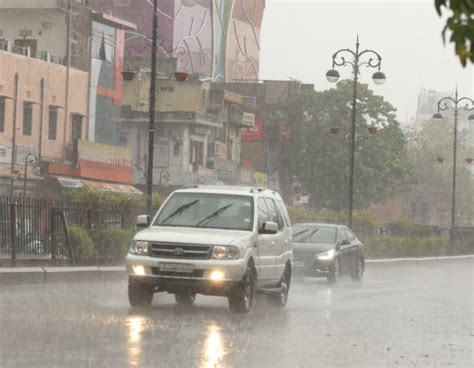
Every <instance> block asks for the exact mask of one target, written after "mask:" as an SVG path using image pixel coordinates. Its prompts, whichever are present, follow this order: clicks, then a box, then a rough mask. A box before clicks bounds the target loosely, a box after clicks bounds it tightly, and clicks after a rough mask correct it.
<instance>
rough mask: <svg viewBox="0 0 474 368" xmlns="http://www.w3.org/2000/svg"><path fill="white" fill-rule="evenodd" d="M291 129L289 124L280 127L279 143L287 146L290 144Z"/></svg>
mask: <svg viewBox="0 0 474 368" xmlns="http://www.w3.org/2000/svg"><path fill="white" fill-rule="evenodd" d="M290 134H291V127H290V124H281V125H280V143H281V144H288V143H289V142H290Z"/></svg>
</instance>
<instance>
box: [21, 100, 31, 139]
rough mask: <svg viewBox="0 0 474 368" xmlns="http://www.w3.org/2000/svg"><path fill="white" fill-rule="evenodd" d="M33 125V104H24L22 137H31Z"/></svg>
mask: <svg viewBox="0 0 474 368" xmlns="http://www.w3.org/2000/svg"><path fill="white" fill-rule="evenodd" d="M32 123H33V104H32V103H31V102H25V103H24V105H23V135H28V136H31V128H32Z"/></svg>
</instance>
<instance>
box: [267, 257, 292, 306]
mask: <svg viewBox="0 0 474 368" xmlns="http://www.w3.org/2000/svg"><path fill="white" fill-rule="evenodd" d="M290 283H291V269H290V268H289V267H288V265H287V266H286V267H285V271H284V272H283V275H282V276H281V280H280V285H279V287H280V292H278V293H275V294H269V295H268V299H269V300H270V301H271V302H272V303H273V304H274V305H276V306H277V307H279V308H284V307H285V306H286V303H287V302H288V293H289V291H290Z"/></svg>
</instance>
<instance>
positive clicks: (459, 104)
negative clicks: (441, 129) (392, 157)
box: [433, 88, 474, 248]
mask: <svg viewBox="0 0 474 368" xmlns="http://www.w3.org/2000/svg"><path fill="white" fill-rule="evenodd" d="M437 106H438V112H437V113H436V114H434V115H433V120H438V121H439V120H443V119H444V117H443V115H442V114H441V111H448V110H451V111H453V113H454V134H453V179H452V183H453V189H452V198H451V230H450V231H449V244H450V246H451V248H452V246H453V235H454V234H453V233H454V228H455V226H456V164H457V145H458V117H459V112H460V111H463V110H464V111H473V110H474V100H473V99H471V98H469V97H459V94H458V89H457V88H456V92H455V93H454V98H453V97H444V98H442V99H440V100H439V101H438V103H437ZM468 120H469V121H470V122H474V114H471V115H469V118H468ZM438 162H442V161H440V160H439V158H438Z"/></svg>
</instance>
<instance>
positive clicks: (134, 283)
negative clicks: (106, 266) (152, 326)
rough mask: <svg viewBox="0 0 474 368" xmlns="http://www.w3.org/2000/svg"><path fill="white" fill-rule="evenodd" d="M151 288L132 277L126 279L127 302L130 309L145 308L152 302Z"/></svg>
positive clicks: (152, 292)
mask: <svg viewBox="0 0 474 368" xmlns="http://www.w3.org/2000/svg"><path fill="white" fill-rule="evenodd" d="M153 294H154V291H153V286H150V285H147V284H145V283H144V282H142V281H139V280H137V279H135V278H133V277H129V278H128V301H129V302H130V305H131V306H132V307H146V306H149V305H150V304H151V301H152V300H153Z"/></svg>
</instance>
